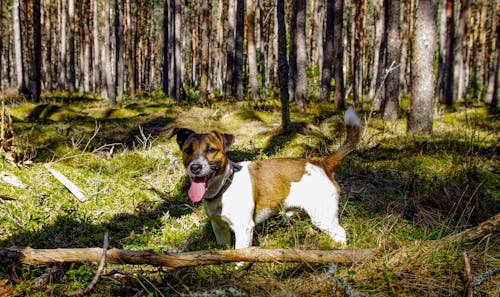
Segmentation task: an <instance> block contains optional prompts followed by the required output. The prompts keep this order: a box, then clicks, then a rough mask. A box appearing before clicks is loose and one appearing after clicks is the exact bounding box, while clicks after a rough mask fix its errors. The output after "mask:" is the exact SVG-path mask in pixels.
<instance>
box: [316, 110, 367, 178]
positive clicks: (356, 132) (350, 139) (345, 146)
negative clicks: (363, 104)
mask: <svg viewBox="0 0 500 297" xmlns="http://www.w3.org/2000/svg"><path fill="white" fill-rule="evenodd" d="M344 124H345V126H346V130H347V136H346V139H345V141H344V143H342V145H341V146H340V147H339V149H338V150H337V151H336V152H334V153H332V154H330V155H329V156H327V157H326V158H324V159H323V160H321V166H322V167H323V169H324V170H325V172H326V174H327V175H328V176H332V174H333V171H334V170H335V168H337V166H338V165H339V164H340V162H342V159H344V157H345V156H347V155H348V154H349V153H350V152H351V151H352V150H354V149H355V148H356V146H357V145H358V143H359V140H360V138H361V120H360V118H359V117H358V115H357V114H356V112H355V111H354V108H352V106H350V107H349V108H348V109H347V111H346V113H345V115H344Z"/></svg>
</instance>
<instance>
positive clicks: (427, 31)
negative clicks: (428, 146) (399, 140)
mask: <svg viewBox="0 0 500 297" xmlns="http://www.w3.org/2000/svg"><path fill="white" fill-rule="evenodd" d="M436 22H437V0H419V1H418V4H417V9H416V17H415V38H414V41H415V42H414V53H413V54H414V57H415V59H412V65H411V66H412V67H411V72H412V74H411V77H412V79H411V81H412V88H411V101H410V116H409V118H408V133H409V134H427V135H429V134H431V133H432V107H433V102H434V97H435V94H434V89H435V81H436V79H435V75H434V54H435V52H436V44H437V43H436V34H437V26H436Z"/></svg>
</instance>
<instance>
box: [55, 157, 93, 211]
mask: <svg viewBox="0 0 500 297" xmlns="http://www.w3.org/2000/svg"><path fill="white" fill-rule="evenodd" d="M45 168H47V170H48V171H49V172H50V173H52V175H53V176H54V177H55V178H56V179H57V180H58V181H59V182H60V183H61V184H63V185H64V186H65V187H66V188H67V189H68V190H69V191H70V192H71V194H73V195H74V196H75V197H76V199H78V200H79V201H80V202H84V201H85V200H87V197H85V195H83V193H82V191H81V190H80V188H78V186H77V185H75V184H74V183H72V182H71V181H70V180H69V179H68V178H67V177H66V176H64V175H63V174H62V173H61V172H59V171H57V170H55V169H53V168H52V167H51V166H50V164H48V163H46V164H45Z"/></svg>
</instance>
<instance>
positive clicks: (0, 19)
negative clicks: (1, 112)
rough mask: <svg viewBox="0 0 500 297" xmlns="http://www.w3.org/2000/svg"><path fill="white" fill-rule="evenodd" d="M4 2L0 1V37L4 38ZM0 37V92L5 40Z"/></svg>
mask: <svg viewBox="0 0 500 297" xmlns="http://www.w3.org/2000/svg"><path fill="white" fill-rule="evenodd" d="M3 34H4V33H3V0H0V36H2V37H3ZM2 37H0V91H1V90H2V85H3V83H2V82H3V64H2V62H3V60H2V58H3V38H2Z"/></svg>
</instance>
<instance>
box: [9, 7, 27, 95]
mask: <svg viewBox="0 0 500 297" xmlns="http://www.w3.org/2000/svg"><path fill="white" fill-rule="evenodd" d="M19 1H20V0H14V1H13V4H12V19H13V25H12V27H13V31H14V56H15V61H16V83H17V88H18V90H19V92H20V93H21V94H25V93H26V92H25V89H26V85H25V83H26V82H25V79H24V61H23V41H22V29H21V18H20V10H21V7H20V2H19Z"/></svg>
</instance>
